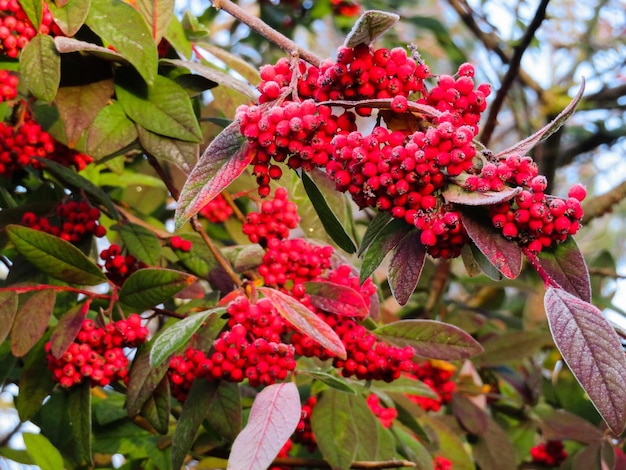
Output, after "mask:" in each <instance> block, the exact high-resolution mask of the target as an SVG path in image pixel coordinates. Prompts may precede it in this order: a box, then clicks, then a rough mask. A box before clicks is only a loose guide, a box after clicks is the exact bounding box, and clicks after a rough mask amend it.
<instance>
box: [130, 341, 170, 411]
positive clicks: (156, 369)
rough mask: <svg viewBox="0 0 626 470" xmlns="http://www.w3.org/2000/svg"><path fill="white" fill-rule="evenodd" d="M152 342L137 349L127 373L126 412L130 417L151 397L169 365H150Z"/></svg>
mask: <svg viewBox="0 0 626 470" xmlns="http://www.w3.org/2000/svg"><path fill="white" fill-rule="evenodd" d="M153 343H154V340H152V341H150V343H148V344H142V345H140V346H139V348H137V353H136V354H135V358H134V359H133V363H132V365H131V366H130V371H129V373H128V375H129V379H128V389H127V392H126V411H127V412H128V415H129V416H130V417H135V416H137V415H138V414H139V413H140V412H141V410H142V408H143V406H144V405H145V403H146V402H147V401H148V400H149V399H150V398H151V397H152V394H153V392H154V391H155V390H156V388H157V387H158V385H159V383H160V382H161V379H163V377H165V374H166V373H167V369H168V367H169V363H167V362H162V363H161V364H160V365H158V366H152V365H151V364H150V355H151V354H152V347H153Z"/></svg>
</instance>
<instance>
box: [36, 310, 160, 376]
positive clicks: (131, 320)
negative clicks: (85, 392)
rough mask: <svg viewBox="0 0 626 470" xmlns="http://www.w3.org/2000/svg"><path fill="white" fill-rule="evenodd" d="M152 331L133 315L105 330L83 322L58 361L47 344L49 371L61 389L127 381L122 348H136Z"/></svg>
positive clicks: (138, 317) (126, 360)
mask: <svg viewBox="0 0 626 470" xmlns="http://www.w3.org/2000/svg"><path fill="white" fill-rule="evenodd" d="M148 334H149V331H148V329H147V328H146V327H145V326H143V325H142V321H141V317H140V316H139V315H137V314H131V315H129V316H128V318H127V319H125V320H118V321H116V322H112V323H109V324H107V325H106V326H104V327H99V326H96V324H95V323H94V322H93V320H83V323H82V325H81V329H80V331H79V333H78V335H77V336H76V339H75V340H74V341H73V342H72V343H71V344H70V346H69V348H68V349H67V351H66V352H65V353H63V354H62V355H61V357H59V358H55V357H54V356H53V355H52V353H51V352H50V343H49V342H48V343H47V344H46V352H47V359H48V368H49V369H50V370H51V371H52V376H53V378H54V380H55V381H56V382H58V383H59V384H60V385H61V387H64V388H69V387H72V386H73V385H76V384H80V383H82V382H83V380H85V379H88V380H90V382H91V386H92V387H95V386H97V385H99V386H101V387H104V386H105V385H109V384H110V383H111V382H115V381H118V380H125V379H126V377H127V374H128V370H127V366H128V358H127V357H126V356H125V354H124V349H123V348H134V347H137V346H138V345H139V344H141V343H144V342H145V341H146V340H147V339H148Z"/></svg>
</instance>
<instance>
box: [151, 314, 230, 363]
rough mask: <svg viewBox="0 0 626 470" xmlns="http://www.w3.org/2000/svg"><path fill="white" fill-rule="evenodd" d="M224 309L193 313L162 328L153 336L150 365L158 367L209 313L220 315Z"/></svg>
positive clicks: (177, 348)
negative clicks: (157, 334) (159, 332)
mask: <svg viewBox="0 0 626 470" xmlns="http://www.w3.org/2000/svg"><path fill="white" fill-rule="evenodd" d="M225 311H226V309H225V308H218V309H214V310H206V311H204V312H199V313H194V314H193V315H190V316H188V317H187V318H184V319H182V320H180V321H179V322H176V323H174V325H172V326H170V327H169V328H167V329H165V330H163V331H162V333H161V334H160V335H159V336H157V337H156V338H155V340H154V344H153V345H152V349H151V350H150V367H158V366H159V365H160V364H161V363H162V362H163V361H165V360H166V359H167V358H168V357H170V356H171V355H172V354H174V353H175V352H177V351H179V350H180V349H182V347H183V346H185V345H186V344H187V343H189V340H190V339H191V337H192V336H193V334H194V333H195V332H196V331H198V329H199V328H200V327H201V326H202V324H203V323H204V322H205V321H206V320H207V318H208V317H209V316H210V315H221V314H222V313H223V312H225Z"/></svg>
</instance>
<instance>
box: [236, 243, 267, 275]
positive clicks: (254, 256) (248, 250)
mask: <svg viewBox="0 0 626 470" xmlns="http://www.w3.org/2000/svg"><path fill="white" fill-rule="evenodd" d="M264 255H265V250H264V249H263V247H261V245H258V244H254V245H245V246H244V247H243V248H241V249H239V250H238V251H237V254H236V257H235V260H234V262H233V268H235V271H237V272H238V273H242V272H244V271H248V270H250V269H256V268H258V267H259V266H260V265H261V263H262V262H263V256H264Z"/></svg>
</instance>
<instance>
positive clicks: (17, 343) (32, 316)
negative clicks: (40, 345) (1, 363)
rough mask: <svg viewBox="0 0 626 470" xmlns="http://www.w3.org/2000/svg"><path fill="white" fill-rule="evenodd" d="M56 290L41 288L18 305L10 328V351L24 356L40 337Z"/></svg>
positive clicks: (48, 316) (46, 323)
mask: <svg viewBox="0 0 626 470" xmlns="http://www.w3.org/2000/svg"><path fill="white" fill-rule="evenodd" d="M55 300H56V292H55V291H53V290H42V291H39V292H35V293H34V294H32V295H31V296H30V297H29V298H28V299H26V301H25V302H24V304H23V305H21V306H20V308H19V310H18V312H17V315H16V316H15V320H14V322H13V328H12V329H11V351H12V352H13V355H14V356H16V357H22V356H24V355H25V354H26V353H27V352H28V351H30V350H31V348H32V347H33V346H34V345H35V344H36V343H37V341H39V340H40V339H41V337H42V336H43V334H44V333H45V331H46V330H47V329H48V322H49V321H50V318H51V317H52V311H53V310H54V302H55Z"/></svg>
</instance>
